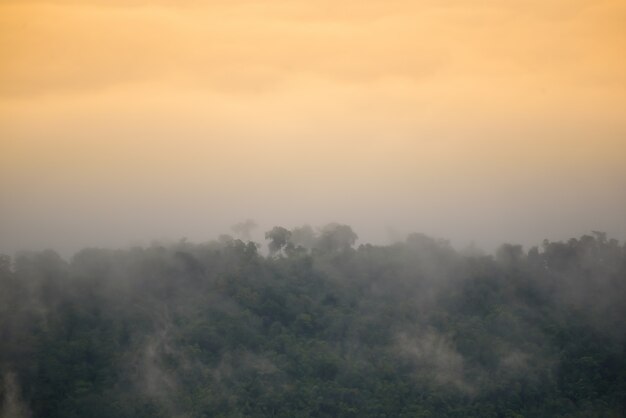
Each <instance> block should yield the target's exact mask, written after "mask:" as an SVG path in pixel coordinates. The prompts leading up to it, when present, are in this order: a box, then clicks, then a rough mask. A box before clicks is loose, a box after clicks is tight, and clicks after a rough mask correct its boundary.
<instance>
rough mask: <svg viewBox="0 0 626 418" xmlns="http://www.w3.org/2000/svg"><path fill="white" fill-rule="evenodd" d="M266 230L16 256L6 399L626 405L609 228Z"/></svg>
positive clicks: (1, 320)
mask: <svg viewBox="0 0 626 418" xmlns="http://www.w3.org/2000/svg"><path fill="white" fill-rule="evenodd" d="M267 238H268V240H269V241H270V250H271V255H272V256H271V257H264V256H263V255H261V254H259V252H258V246H257V245H256V244H254V243H252V242H243V241H241V240H236V239H233V238H230V237H223V238H221V239H220V240H219V241H216V242H209V243H204V244H191V243H188V242H185V241H181V242H179V243H177V244H173V245H170V246H166V247H163V246H158V245H154V246H151V247H147V248H132V249H128V250H116V251H112V250H103V249H86V250H83V251H81V252H79V253H77V254H76V255H75V256H74V257H73V258H72V260H71V261H70V262H66V261H64V260H63V259H61V258H60V257H59V256H58V255H56V254H55V253H54V252H52V251H45V252H41V253H23V254H19V255H18V256H17V257H15V259H13V260H12V259H11V258H9V257H6V256H0V338H1V339H0V377H2V379H3V380H4V383H3V384H2V385H1V386H0V399H1V400H2V406H1V408H0V411H8V409H7V408H9V407H10V408H13V409H12V410H15V411H18V410H19V411H29V412H22V415H23V416H26V415H27V414H28V413H30V414H31V416H33V417H51V418H55V417H64V418H65V417H85V416H89V417H285V418H287V417H289V418H291V417H359V418H360V417H511V418H513V417H555V416H556V417H578V416H580V417H583V416H585V417H587V416H597V417H605V416H606V417H618V416H624V413H625V407H626V339H625V337H626V333H625V332H624V330H626V307H625V304H624V302H625V301H626V247H625V246H624V245H621V244H620V243H619V242H617V241H615V240H608V239H607V237H606V236H605V235H604V234H600V233H595V234H594V235H593V236H583V237H581V238H580V239H572V240H570V241H568V242H547V241H546V242H544V244H543V246H542V248H541V250H539V248H537V247H534V248H531V250H530V251H528V252H527V253H525V252H524V251H523V250H522V248H521V247H520V246H516V245H508V244H507V245H504V246H502V247H501V248H500V249H499V250H498V251H497V252H496V255H495V257H491V256H484V255H462V254H459V253H457V252H456V251H455V250H454V249H452V248H451V247H450V246H449V245H448V244H447V243H446V242H445V241H440V240H435V239H432V238H429V237H427V236H424V235H420V234H413V235H410V236H409V238H408V239H407V240H406V242H404V243H398V244H393V245H390V246H373V245H369V244H367V245H362V246H360V247H358V248H356V249H355V248H354V247H353V246H354V242H355V240H356V234H354V232H353V231H352V229H351V228H350V227H348V226H345V225H330V226H328V227H326V228H323V229H321V230H319V231H318V233H316V232H314V231H313V230H312V229H311V228H308V227H303V228H297V229H296V230H293V231H289V230H287V229H285V228H281V227H276V228H274V229H273V230H271V231H270V232H268V234H267ZM277 255H278V256H277ZM18 404H19V405H18ZM16 405H18V406H20V407H19V408H17V407H16ZM15 408H17V409H15ZM3 413H4V412H3Z"/></svg>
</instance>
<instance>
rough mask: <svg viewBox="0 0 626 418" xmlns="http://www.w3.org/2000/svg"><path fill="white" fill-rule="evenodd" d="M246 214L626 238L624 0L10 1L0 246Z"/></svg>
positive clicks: (72, 243) (95, 241)
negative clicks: (599, 234) (602, 234)
mask: <svg viewBox="0 0 626 418" xmlns="http://www.w3.org/2000/svg"><path fill="white" fill-rule="evenodd" d="M248 218H252V219H255V220H256V221H257V223H258V224H259V229H258V231H257V236H258V237H259V239H260V237H261V236H262V233H263V231H264V230H268V229H270V227H271V226H274V225H283V226H286V227H293V226H298V225H302V224H311V225H313V226H316V225H323V224H325V223H328V222H340V223H347V224H350V225H352V226H353V228H354V229H355V230H356V232H357V233H358V234H359V236H360V241H361V242H366V241H367V242H375V243H386V242H388V241H389V240H393V239H396V238H398V237H401V236H402V235H404V234H405V233H407V232H422V233H426V234H428V235H431V236H435V237H441V238H446V239H449V240H451V242H452V243H453V244H455V245H457V246H461V247H462V246H464V245H468V244H469V243H471V242H474V243H476V244H478V245H479V246H482V247H484V248H487V249H491V248H494V247H495V246H496V245H498V244H499V243H501V242H517V243H522V244H524V245H526V246H528V245H531V244H540V243H541V241H542V240H543V239H544V238H548V239H551V240H559V239H568V238H570V237H574V236H579V235H582V234H585V233H590V232H591V231H593V230H599V231H604V232H607V233H608V235H609V236H611V237H614V238H617V239H620V240H624V239H626V2H625V1H623V0H617V1H614V0H541V1H539V0H482V1H469V0H438V1H434V0H424V1H405V0H359V1H355V0H346V1H337V0H333V1H330V0H317V1H301V0H258V1H244V0H229V1H225V0H215V1H199V0H197V1H196V0H179V1H168V0H155V1H147V0H145V1H141V0H137V1H121V0H82V1H78V0H48V1H46V0H41V1H31V0H19V1H18V0H0V252H4V253H13V252H15V251H17V250H19V249H43V248H54V249H57V250H58V251H61V252H64V253H66V254H68V253H71V252H72V251H75V250H77V249H79V248H81V247H84V246H127V245H134V244H137V243H149V242H150V241H151V240H153V239H180V238H183V237H185V238H187V239H189V240H193V241H205V240H209V239H212V238H215V237H216V236H217V235H219V234H221V233H229V232H230V226H231V225H233V224H235V223H237V222H240V221H242V220H245V219H248Z"/></svg>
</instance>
